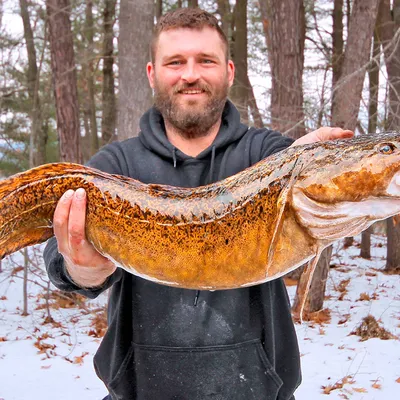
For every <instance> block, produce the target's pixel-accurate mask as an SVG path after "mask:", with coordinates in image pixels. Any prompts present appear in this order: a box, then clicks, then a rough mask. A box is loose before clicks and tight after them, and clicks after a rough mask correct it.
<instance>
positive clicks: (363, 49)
mask: <svg viewBox="0 0 400 400" xmlns="http://www.w3.org/2000/svg"><path fill="white" fill-rule="evenodd" d="M378 2H379V0H354V4H353V9H352V12H351V20H350V27H349V33H348V38H347V44H346V50H345V54H344V58H343V65H342V71H341V75H340V79H339V81H338V82H337V84H336V86H335V87H334V88H333V91H334V95H333V99H332V124H333V125H334V126H340V127H342V128H347V129H351V130H355V129H356V125H357V118H358V110H359V107H360V100H361V92H362V87H363V83H364V77H365V72H366V67H367V65H368V61H369V57H370V48H371V39H372V36H373V32H374V26H375V21H376V16H377V12H378ZM360 26H362V27H363V29H360Z"/></svg>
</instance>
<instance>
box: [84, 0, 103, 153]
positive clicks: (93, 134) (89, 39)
mask: <svg viewBox="0 0 400 400" xmlns="http://www.w3.org/2000/svg"><path fill="white" fill-rule="evenodd" d="M85 17H86V18H85V30H84V36H85V39H86V48H85V65H84V68H85V80H86V87H87V93H86V95H87V102H86V104H85V108H86V112H87V115H88V117H89V126H90V131H89V132H90V156H92V155H94V154H95V153H96V152H97V151H98V149H99V138H98V135H97V119H96V103H95V98H94V95H95V93H94V92H95V89H94V44H93V31H94V27H93V1H92V0H86V9H85Z"/></svg>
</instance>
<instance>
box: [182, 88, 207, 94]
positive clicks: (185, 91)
mask: <svg viewBox="0 0 400 400" xmlns="http://www.w3.org/2000/svg"><path fill="white" fill-rule="evenodd" d="M202 93H205V91H204V90H201V89H185V90H180V91H179V94H202Z"/></svg>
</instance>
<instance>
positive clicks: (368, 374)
mask: <svg viewBox="0 0 400 400" xmlns="http://www.w3.org/2000/svg"><path fill="white" fill-rule="evenodd" d="M373 243H374V245H373V259H372V260H371V261H366V260H363V259H361V258H359V257H358V253H359V248H358V247H357V243H356V245H355V246H353V247H351V248H350V249H348V250H346V251H344V250H342V249H341V248H340V243H339V244H338V245H336V246H335V250H334V252H335V253H336V255H335V257H334V258H333V260H332V263H333V264H335V265H337V267H336V268H332V269H331V272H330V275H329V278H328V285H327V286H328V290H327V300H326V302H325V307H326V308H328V309H329V310H330V316H331V320H330V321H329V322H326V323H322V324H321V323H304V324H303V325H298V326H297V333H298V337H299V343H300V349H301V354H302V368H303V384H302V385H301V387H300V388H299V389H298V391H297V396H296V399H297V400H315V399H331V400H332V399H352V400H361V399H365V400H374V399H376V400H384V399H385V400H386V399H399V398H400V341H399V340H397V339H390V340H381V339H369V340H366V341H360V337H358V336H355V335H350V333H351V332H352V331H353V330H355V329H356V328H357V327H358V326H359V325H360V323H361V321H362V319H363V318H364V317H366V316H367V315H369V314H371V315H373V316H374V317H375V318H376V319H377V320H378V321H379V324H380V325H381V326H383V327H384V328H386V329H387V330H388V331H390V332H391V333H392V334H393V335H395V336H400V290H399V289H398V288H400V276H398V275H392V276H389V275H385V274H383V273H381V272H380V271H379V270H380V269H382V268H383V266H384V262H385V260H384V257H385V251H386V249H385V240H384V238H381V237H379V236H374V241H373ZM22 260H23V259H22V256H21V255H14V256H12V257H10V258H8V259H7V260H5V261H3V272H2V273H0V400H27V399H29V400H39V399H40V400H54V399H57V400H72V399H74V400H75V399H79V400H80V399H82V400H100V399H102V397H103V396H104V395H105V394H106V391H105V389H104V386H103V384H102V383H101V381H99V380H98V379H97V377H96V375H95V373H94V370H93V365H92V357H93V355H94V353H95V351H96V349H97V347H98V345H99V341H100V339H99V338H97V337H96V336H97V332H98V330H99V329H101V326H99V325H98V324H97V325H96V324H93V318H94V315H96V310H97V313H98V310H99V309H100V307H101V305H102V304H103V303H104V301H105V299H104V298H101V299H98V300H96V301H92V302H90V303H88V304H87V303H86V306H85V307H86V309H82V308H77V307H75V306H73V302H71V301H69V300H68V299H60V298H58V299H51V300H50V302H51V303H52V307H51V309H50V311H51V316H52V318H53V320H54V321H53V322H49V323H45V322H46V321H45V319H46V316H47V311H46V307H45V304H46V302H45V299H44V298H43V293H45V291H44V289H43V287H45V286H46V282H45V280H44V277H43V276H42V275H41V274H40V272H39V271H40V268H37V269H36V271H35V272H34V273H31V275H30V279H31V280H32V281H34V282H30V283H29V293H30V298H29V315H28V316H26V317H23V316H22V315H21V314H22V307H23V304H22V279H21V277H22V271H20V268H18V265H20V264H21V263H22ZM38 262H39V263H40V259H39V261H38ZM12 271H14V273H15V275H14V276H13V277H12V278H10V274H11V272H12ZM294 292H295V288H294V287H289V293H290V295H291V296H292V297H293V295H294ZM57 307H60V308H57ZM93 310H95V311H94V312H90V311H93ZM96 329H97V331H96Z"/></svg>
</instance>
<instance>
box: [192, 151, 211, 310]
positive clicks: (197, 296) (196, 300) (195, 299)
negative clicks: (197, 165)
mask: <svg viewBox="0 0 400 400" xmlns="http://www.w3.org/2000/svg"><path fill="white" fill-rule="evenodd" d="M214 163H215V145H214V146H213V147H212V148H211V163H210V172H209V173H208V178H207V184H209V183H211V181H212V178H213V175H214ZM199 296H200V290H197V291H196V295H195V297H194V302H193V305H194V306H195V307H196V306H197V302H198V300H199Z"/></svg>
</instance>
